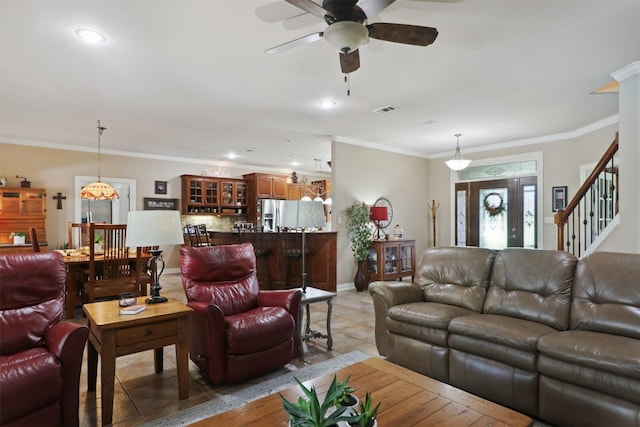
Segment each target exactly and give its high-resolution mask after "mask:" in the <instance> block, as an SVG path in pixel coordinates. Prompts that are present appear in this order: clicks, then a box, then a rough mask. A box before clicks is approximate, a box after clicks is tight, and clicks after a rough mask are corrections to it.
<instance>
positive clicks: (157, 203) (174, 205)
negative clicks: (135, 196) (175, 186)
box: [143, 197, 180, 211]
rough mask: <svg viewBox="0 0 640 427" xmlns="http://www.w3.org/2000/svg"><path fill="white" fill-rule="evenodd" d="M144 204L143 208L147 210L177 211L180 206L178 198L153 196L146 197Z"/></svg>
mask: <svg viewBox="0 0 640 427" xmlns="http://www.w3.org/2000/svg"><path fill="white" fill-rule="evenodd" d="M143 205H144V207H143V209H144V210H145V211H152V210H165V211H166V210H170V211H177V210H178V209H179V208H180V207H179V204H178V199H156V198H153V197H144V198H143Z"/></svg>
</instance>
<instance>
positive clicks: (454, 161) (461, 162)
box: [445, 133, 471, 171]
mask: <svg viewBox="0 0 640 427" xmlns="http://www.w3.org/2000/svg"><path fill="white" fill-rule="evenodd" d="M453 136H455V137H456V152H455V154H454V155H453V158H451V160H447V161H446V162H445V164H446V165H447V166H449V169H451V170H454V171H461V170H462V169H464V168H466V167H467V166H469V164H470V163H471V160H469V159H464V158H462V154H460V136H462V134H461V133H457V134H455V135H453Z"/></svg>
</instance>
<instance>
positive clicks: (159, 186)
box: [155, 181, 167, 194]
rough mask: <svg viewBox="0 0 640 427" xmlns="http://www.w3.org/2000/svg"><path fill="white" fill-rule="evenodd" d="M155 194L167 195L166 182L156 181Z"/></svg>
mask: <svg viewBox="0 0 640 427" xmlns="http://www.w3.org/2000/svg"><path fill="white" fill-rule="evenodd" d="M155 190H156V191H155V193H156V194H167V181H156V185H155Z"/></svg>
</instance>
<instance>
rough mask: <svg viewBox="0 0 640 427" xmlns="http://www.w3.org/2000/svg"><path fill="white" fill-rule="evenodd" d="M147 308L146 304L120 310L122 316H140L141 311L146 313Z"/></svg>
mask: <svg viewBox="0 0 640 427" xmlns="http://www.w3.org/2000/svg"><path fill="white" fill-rule="evenodd" d="M146 309H147V306H146V305H144V304H136V305H130V306H129V307H124V308H122V309H121V310H120V314H138V313H140V312H141V311H145V310H146Z"/></svg>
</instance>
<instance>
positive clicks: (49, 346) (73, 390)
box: [0, 252, 89, 427]
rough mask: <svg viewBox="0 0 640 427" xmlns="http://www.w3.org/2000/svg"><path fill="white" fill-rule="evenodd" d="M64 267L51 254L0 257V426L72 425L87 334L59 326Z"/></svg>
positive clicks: (77, 327)
mask: <svg viewBox="0 0 640 427" xmlns="http://www.w3.org/2000/svg"><path fill="white" fill-rule="evenodd" d="M65 275H66V271H65V266H64V262H63V260H62V256H61V255H60V254H59V253H57V252H41V253H29V254H16V255H0V408H1V409H0V425H2V426H6V427H9V426H21V427H25V426H36V427H41V426H44V425H46V426H64V427H68V426H78V424H79V421H78V403H79V381H80V369H81V366H82V353H83V351H84V346H85V344H86V342H87V336H88V334H89V330H88V328H87V327H86V326H81V325H77V324H74V323H70V322H62V319H63V316H64V291H65Z"/></svg>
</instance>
